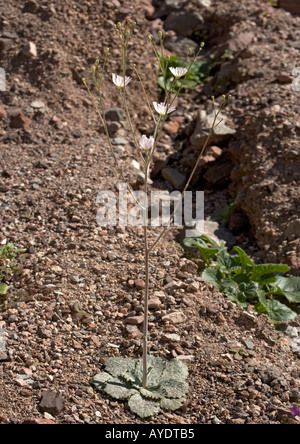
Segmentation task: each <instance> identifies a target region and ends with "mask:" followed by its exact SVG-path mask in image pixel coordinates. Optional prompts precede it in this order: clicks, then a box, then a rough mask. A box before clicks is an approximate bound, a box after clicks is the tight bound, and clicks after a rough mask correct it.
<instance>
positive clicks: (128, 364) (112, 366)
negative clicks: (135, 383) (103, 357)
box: [105, 356, 136, 377]
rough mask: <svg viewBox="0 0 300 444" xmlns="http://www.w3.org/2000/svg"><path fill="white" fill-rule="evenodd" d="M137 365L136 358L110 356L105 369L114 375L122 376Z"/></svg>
mask: <svg viewBox="0 0 300 444" xmlns="http://www.w3.org/2000/svg"><path fill="white" fill-rule="evenodd" d="M135 365H136V359H130V358H122V357H120V356H117V357H115V358H108V359H107V361H106V363H105V370H106V371H107V372H108V373H110V374H111V375H112V376H115V377H117V376H121V375H122V374H124V373H125V372H126V371H128V372H131V371H133V370H134V368H135Z"/></svg>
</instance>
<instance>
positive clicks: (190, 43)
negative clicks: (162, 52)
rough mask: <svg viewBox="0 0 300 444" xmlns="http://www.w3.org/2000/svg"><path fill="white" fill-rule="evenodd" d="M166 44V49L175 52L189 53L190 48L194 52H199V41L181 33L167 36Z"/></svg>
mask: <svg viewBox="0 0 300 444" xmlns="http://www.w3.org/2000/svg"><path fill="white" fill-rule="evenodd" d="M164 45H165V47H166V49H168V50H169V51H172V52H175V53H181V52H183V53H187V52H188V51H189V49H191V51H192V52H197V51H198V49H199V45H198V43H196V42H194V40H191V39H188V38H186V37H182V36H180V35H178V36H173V37H170V38H167V39H166V40H165V43H164Z"/></svg>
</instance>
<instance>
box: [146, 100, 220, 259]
mask: <svg viewBox="0 0 300 444" xmlns="http://www.w3.org/2000/svg"><path fill="white" fill-rule="evenodd" d="M224 106H225V104H223V105H222V106H221V108H220V109H219V111H218V112H215V116H214V120H213V124H212V126H211V128H210V131H209V134H208V136H207V138H206V140H205V143H204V145H203V147H202V149H201V151H200V154H199V156H198V159H197V162H196V163H195V166H194V168H193V170H192V172H191V174H190V177H189V179H188V181H187V183H186V185H185V187H184V189H183V191H182V193H181V199H178V202H177V204H176V205H175V208H174V210H173V212H172V214H171V216H170V219H169V223H168V224H167V225H166V226H165V228H164V229H163V230H162V231H161V233H160V235H159V236H158V237H157V238H156V240H155V241H154V242H153V244H152V245H151V246H150V247H149V252H151V251H152V250H153V248H155V247H156V245H157V244H158V242H159V241H160V239H161V238H162V237H163V235H164V234H165V232H166V231H167V229H168V228H169V226H170V224H171V222H172V220H173V217H174V214H175V213H176V211H177V209H178V207H179V205H181V203H182V197H183V196H184V193H185V192H186V190H187V188H188V187H189V185H190V183H191V180H192V178H193V176H194V174H195V172H196V170H197V168H198V165H199V162H200V160H201V157H202V155H203V153H204V151H205V148H206V147H207V144H208V142H209V140H210V138H211V136H212V133H213V131H214V129H215V127H216V120H217V118H218V115H219V114H220V112H221V110H222V109H223V108H224ZM214 111H215V102H214Z"/></svg>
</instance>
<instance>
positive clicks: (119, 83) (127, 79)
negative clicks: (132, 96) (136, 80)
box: [112, 74, 131, 88]
mask: <svg viewBox="0 0 300 444" xmlns="http://www.w3.org/2000/svg"><path fill="white" fill-rule="evenodd" d="M112 79H113V82H114V84H115V85H116V86H117V87H118V88H124V77H123V76H118V75H117V74H112ZM129 82H131V77H125V86H126V85H128V83H129Z"/></svg>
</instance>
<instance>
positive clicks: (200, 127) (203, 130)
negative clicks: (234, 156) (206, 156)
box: [190, 112, 236, 154]
mask: <svg viewBox="0 0 300 444" xmlns="http://www.w3.org/2000/svg"><path fill="white" fill-rule="evenodd" d="M214 118H215V116H214V113H211V114H209V115H206V113H203V112H202V113H201V112H200V113H198V116H197V123H196V128H195V131H194V132H193V134H192V135H191V137H190V142H191V145H192V147H193V149H194V151H195V152H196V154H199V153H200V151H201V149H202V147H203V145H204V143H205V141H206V139H207V136H208V135H209V132H210V129H211V127H212V125H213V121H214ZM226 121H227V117H226V116H225V115H223V114H219V116H218V119H217V126H215V128H214V130H213V133H212V136H211V138H210V142H209V143H210V145H219V144H220V143H222V142H225V141H227V140H228V139H229V138H230V137H231V136H232V135H233V134H235V133H236V131H235V130H234V129H232V128H229V127H228V126H226ZM218 122H220V123H219V124H218Z"/></svg>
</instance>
